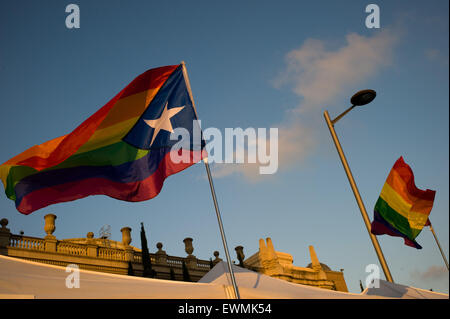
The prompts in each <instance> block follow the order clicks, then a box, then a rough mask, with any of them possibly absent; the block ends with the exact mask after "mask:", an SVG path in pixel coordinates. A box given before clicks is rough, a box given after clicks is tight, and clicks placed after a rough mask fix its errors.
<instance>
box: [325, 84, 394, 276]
mask: <svg viewBox="0 0 450 319" xmlns="http://www.w3.org/2000/svg"><path fill="white" fill-rule="evenodd" d="M375 97H376V92H375V91H374V90H362V91H359V92H357V93H356V94H355V95H353V96H352V98H351V99H350V102H351V103H352V106H351V107H349V108H348V109H347V110H345V111H344V112H342V113H341V114H340V115H338V116H337V117H336V118H335V119H334V120H331V119H330V115H329V114H328V111H325V112H324V113H323V115H324V117H325V121H326V122H327V125H328V129H329V130H330V133H331V137H332V138H333V141H334V145H335V146H336V149H337V152H338V154H339V157H340V158H341V162H342V165H343V166H344V170H345V173H346V174H347V178H348V181H349V183H350V186H351V188H352V190H353V194H354V195H355V198H356V202H357V203H358V207H359V210H360V211H361V215H362V218H363V220H364V224H365V225H366V228H367V231H368V233H369V236H370V239H371V241H372V244H373V247H374V248H375V252H376V254H377V256H378V260H379V261H380V264H381V267H382V268H383V272H384V275H385V276H386V279H387V281H389V282H394V281H393V279H392V275H391V272H390V271H389V267H388V265H387V263H386V260H385V259H384V255H383V252H382V251H381V247H380V244H379V243H378V240H377V237H376V236H375V235H374V234H372V233H371V232H370V229H371V225H370V220H369V216H368V215H367V211H366V208H365V206H364V203H363V201H362V198H361V195H360V194H359V190H358V187H357V186H356V182H355V179H354V178H353V175H352V172H351V170H350V166H349V165H348V163H347V159H346V158H345V155H344V151H343V150H342V146H341V143H340V142H339V139H338V137H337V135H336V131H335V130H334V124H336V123H337V121H339V120H340V119H341V118H342V117H343V116H344V115H345V114H347V113H348V112H350V111H351V110H352V109H353V108H355V107H356V106H362V105H366V104H368V103H370V102H372V101H373V99H375Z"/></svg>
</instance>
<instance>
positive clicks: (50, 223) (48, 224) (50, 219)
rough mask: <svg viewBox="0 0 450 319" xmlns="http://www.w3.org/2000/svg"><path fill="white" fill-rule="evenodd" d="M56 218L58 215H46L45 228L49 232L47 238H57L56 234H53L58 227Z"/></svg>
mask: <svg viewBox="0 0 450 319" xmlns="http://www.w3.org/2000/svg"><path fill="white" fill-rule="evenodd" d="M55 219H56V215H53V214H47V215H45V216H44V220H45V225H44V230H45V232H46V233H47V235H46V236H45V237H44V238H45V239H47V238H51V239H55V236H53V232H54V231H55V229H56V226H55Z"/></svg>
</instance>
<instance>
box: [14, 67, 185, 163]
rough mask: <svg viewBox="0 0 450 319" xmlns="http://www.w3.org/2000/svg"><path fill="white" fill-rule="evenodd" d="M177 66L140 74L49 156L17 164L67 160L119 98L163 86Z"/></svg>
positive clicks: (94, 129)
mask: <svg viewBox="0 0 450 319" xmlns="http://www.w3.org/2000/svg"><path fill="white" fill-rule="evenodd" d="M177 67H178V66H177V65H173V66H166V67H160V68H156V69H151V70H148V71H146V72H144V73H143V74H141V75H139V76H138V77H136V78H135V79H134V80H133V81H132V82H131V83H130V84H128V85H127V86H126V87H125V88H124V89H123V90H122V91H120V92H119V93H118V94H117V95H116V96H115V97H114V98H113V99H112V100H110V101H109V102H108V103H106V104H105V105H104V106H103V107H102V108H101V109H99V110H98V111H97V112H95V113H94V114H93V115H91V116H90V117H89V118H88V119H87V120H85V121H84V122H83V123H81V124H80V125H79V126H78V127H77V128H76V129H75V130H74V131H72V132H71V133H69V134H68V135H66V136H65V137H64V139H63V140H62V141H61V142H60V143H59V145H58V146H57V147H56V148H55V149H54V150H53V151H52V152H51V153H50V155H49V156H48V157H45V158H44V157H39V156H32V157H29V158H27V159H25V160H22V161H20V162H18V163H17V164H18V165H23V166H29V167H33V168H35V169H36V170H38V171H40V170H43V169H45V168H48V167H52V166H55V165H58V164H59V163H61V162H63V161H65V160H66V159H67V158H69V157H70V156H71V155H73V154H74V153H75V152H76V151H77V150H78V149H79V148H80V147H81V146H82V145H83V144H84V143H86V142H87V141H88V140H89V138H90V137H91V136H92V134H94V132H95V131H96V129H97V127H98V126H99V125H100V124H101V123H102V121H103V120H104V119H105V118H106V116H107V115H108V113H109V111H110V110H111V109H112V108H113V107H114V104H115V103H116V102H117V101H118V100H120V99H121V98H124V97H126V96H129V95H132V94H135V93H138V92H141V91H144V90H147V89H149V88H152V87H153V88H154V87H158V86H162V84H163V83H164V82H165V81H166V80H167V77H168V72H170V73H171V72H173V71H174V70H175V69H176V68H177ZM170 73H169V74H170Z"/></svg>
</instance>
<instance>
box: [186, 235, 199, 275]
mask: <svg viewBox="0 0 450 319" xmlns="http://www.w3.org/2000/svg"><path fill="white" fill-rule="evenodd" d="M192 241H193V239H192V238H190V237H187V238H185V239H183V243H184V251H185V252H186V253H187V254H188V255H187V257H186V266H187V267H188V268H197V258H196V257H195V256H194V255H192V253H193V252H194V246H193V245H192Z"/></svg>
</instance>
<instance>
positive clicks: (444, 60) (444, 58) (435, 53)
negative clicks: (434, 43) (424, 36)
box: [425, 49, 449, 66]
mask: <svg viewBox="0 0 450 319" xmlns="http://www.w3.org/2000/svg"><path fill="white" fill-rule="evenodd" d="M425 56H426V57H427V59H428V60H430V61H436V62H438V63H440V64H442V65H444V66H448V64H449V59H448V54H444V53H443V52H442V51H440V50H438V49H427V50H425Z"/></svg>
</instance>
